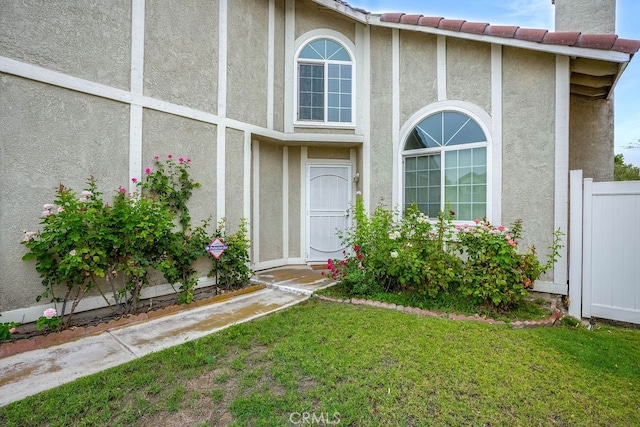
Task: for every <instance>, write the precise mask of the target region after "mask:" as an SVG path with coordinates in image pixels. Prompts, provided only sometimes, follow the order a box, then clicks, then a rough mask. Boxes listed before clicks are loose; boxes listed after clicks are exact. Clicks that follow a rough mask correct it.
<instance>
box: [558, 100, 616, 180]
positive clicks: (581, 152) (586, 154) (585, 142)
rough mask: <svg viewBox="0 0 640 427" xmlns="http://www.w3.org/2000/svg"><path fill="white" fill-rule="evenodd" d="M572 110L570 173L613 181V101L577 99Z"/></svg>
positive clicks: (571, 105) (570, 119) (570, 120)
mask: <svg viewBox="0 0 640 427" xmlns="http://www.w3.org/2000/svg"><path fill="white" fill-rule="evenodd" d="M569 108H570V116H569V169H570V170H577V169H582V171H583V176H584V177H585V178H593V180H594V181H613V161H612V160H611V159H613V155H614V150H613V141H614V138H613V101H612V100H608V99H586V98H582V97H578V96H573V97H571V103H570V107H569Z"/></svg>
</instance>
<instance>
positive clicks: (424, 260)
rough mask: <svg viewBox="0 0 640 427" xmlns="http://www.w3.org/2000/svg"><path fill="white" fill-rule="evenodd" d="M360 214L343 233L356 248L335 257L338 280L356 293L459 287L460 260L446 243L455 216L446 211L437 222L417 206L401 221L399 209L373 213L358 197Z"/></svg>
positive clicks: (334, 272) (331, 265) (432, 292)
mask: <svg viewBox="0 0 640 427" xmlns="http://www.w3.org/2000/svg"><path fill="white" fill-rule="evenodd" d="M354 216H355V224H354V226H353V227H352V228H351V229H349V230H347V232H346V233H345V234H343V235H342V236H341V238H342V241H343V242H344V244H345V245H346V246H347V247H349V248H351V249H352V250H353V252H352V253H349V254H348V253H346V251H345V253H344V255H345V259H343V260H340V261H339V260H335V261H331V260H330V261H329V269H330V270H331V274H332V275H333V277H334V279H335V280H339V281H341V282H342V284H343V285H344V286H346V287H347V288H348V289H350V291H351V292H352V293H353V294H354V295H371V294H373V293H375V292H378V291H380V290H384V291H387V292H388V291H415V292H417V293H419V294H422V295H425V296H430V297H435V296H436V295H437V294H438V293H439V292H441V291H443V290H447V289H449V288H453V287H455V285H456V284H457V281H458V273H459V269H460V261H459V260H458V258H457V257H456V256H455V255H454V254H453V252H452V251H451V250H450V249H449V248H448V246H447V245H446V240H447V239H448V237H449V234H450V233H451V227H450V223H451V216H450V215H448V216H447V215H444V214H443V215H441V216H440V217H439V218H438V221H437V222H436V223H435V224H433V223H431V222H430V221H429V219H428V218H427V217H426V216H425V215H424V214H423V213H421V212H419V211H418V209H417V208H416V207H412V208H410V209H408V210H407V212H406V213H405V215H404V216H403V217H402V218H400V219H399V220H395V219H394V217H395V216H397V212H391V211H389V210H386V209H384V208H382V207H378V208H376V209H375V211H374V213H373V215H372V216H371V218H369V217H368V216H367V215H366V213H365V212H364V205H363V202H362V199H360V198H358V199H357V200H356V206H355V215H354Z"/></svg>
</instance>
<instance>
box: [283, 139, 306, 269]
mask: <svg viewBox="0 0 640 427" xmlns="http://www.w3.org/2000/svg"><path fill="white" fill-rule="evenodd" d="M288 150H289V171H288V173H289V223H288V224H287V226H288V230H289V242H288V244H289V257H290V258H297V257H300V258H302V257H304V252H303V251H301V250H300V232H301V230H302V227H301V224H300V214H301V211H305V210H306V200H301V194H302V193H301V192H302V186H304V185H306V179H305V180H301V178H300V176H301V173H302V167H303V165H302V164H301V158H300V156H301V151H302V150H301V149H300V147H289V148H288Z"/></svg>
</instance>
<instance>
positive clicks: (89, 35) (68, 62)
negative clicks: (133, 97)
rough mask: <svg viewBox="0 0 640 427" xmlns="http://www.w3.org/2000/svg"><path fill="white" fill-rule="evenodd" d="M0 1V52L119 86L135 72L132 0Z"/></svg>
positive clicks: (41, 65)
mask: <svg viewBox="0 0 640 427" xmlns="http://www.w3.org/2000/svg"><path fill="white" fill-rule="evenodd" d="M86 5H87V2H86V1H83V0H49V1H13V0H4V1H2V2H1V4H0V55H2V56H7V57H9V58H12V59H16V60H18V61H23V62H26V63H29V64H32V65H37V66H39V67H43V68H47V69H51V70H55V71H59V72H62V73H66V74H69V75H72V76H75V77H80V78H83V79H86V80H90V81H92V82H97V83H102V84H105V85H110V86H114V87H117V88H119V89H128V88H129V79H130V75H131V66H130V64H131V53H130V46H131V4H130V2H129V1H128V0H113V1H111V0H110V1H108V2H92V3H91V7H86Z"/></svg>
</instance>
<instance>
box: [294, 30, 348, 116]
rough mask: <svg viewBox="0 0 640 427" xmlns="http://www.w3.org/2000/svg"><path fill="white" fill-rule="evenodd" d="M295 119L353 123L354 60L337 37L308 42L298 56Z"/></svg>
mask: <svg viewBox="0 0 640 427" xmlns="http://www.w3.org/2000/svg"><path fill="white" fill-rule="evenodd" d="M297 61H298V62H297V66H298V81H297V84H298V93H297V106H298V112H297V113H298V114H297V119H298V120H297V121H298V122H312V123H338V124H352V123H353V101H354V100H353V94H354V92H353V61H352V59H351V55H350V54H349V52H348V51H347V50H346V49H345V48H344V46H342V45H341V44H340V43H338V42H337V41H334V40H331V39H327V38H321V39H315V40H312V41H311V42H309V43H307V44H306V45H305V46H304V47H303V48H302V50H301V51H300V54H299V55H298V60H297Z"/></svg>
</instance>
